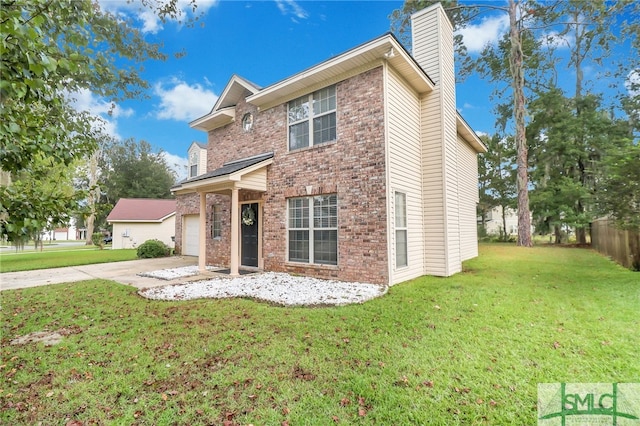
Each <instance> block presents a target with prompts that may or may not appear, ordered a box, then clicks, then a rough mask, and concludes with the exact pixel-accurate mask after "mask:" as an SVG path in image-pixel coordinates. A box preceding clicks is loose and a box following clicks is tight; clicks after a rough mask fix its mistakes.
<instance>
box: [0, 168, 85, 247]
mask: <svg viewBox="0 0 640 426" xmlns="http://www.w3.org/2000/svg"><path fill="white" fill-rule="evenodd" d="M32 172H33V173H32ZM82 196H83V194H82V193H81V192H77V191H76V190H75V189H74V187H73V175H72V173H70V169H69V168H66V167H61V166H60V165H58V164H57V163H56V160H55V159H53V158H51V157H42V156H41V155H37V156H36V157H34V159H33V160H32V164H31V167H30V169H29V172H27V171H23V172H20V173H15V174H14V175H13V182H12V183H11V184H10V185H7V186H0V210H1V211H2V212H4V214H6V215H7V216H8V217H7V218H5V219H4V220H3V221H0V234H1V235H3V236H5V237H6V238H7V239H8V240H9V241H12V242H13V243H14V244H15V246H16V248H17V247H24V245H25V243H26V242H27V241H29V240H34V241H36V242H37V241H39V240H40V234H41V232H42V231H43V230H45V229H47V228H53V227H56V226H60V225H67V224H68V223H69V218H70V217H71V215H72V214H73V213H74V212H73V211H70V210H69V208H68V206H70V205H77V203H78V201H79V200H80V199H82Z"/></svg>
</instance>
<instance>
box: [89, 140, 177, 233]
mask: <svg viewBox="0 0 640 426" xmlns="http://www.w3.org/2000/svg"><path fill="white" fill-rule="evenodd" d="M99 168H100V173H99V175H100V177H99V182H98V185H99V187H100V190H101V193H102V198H101V202H100V204H101V205H103V206H109V210H110V209H111V208H112V207H113V206H114V205H115V203H117V202H118V200H119V199H120V198H172V197H173V195H172V194H171V186H173V184H174V183H175V180H176V175H175V172H174V171H173V170H172V169H171V167H170V166H169V165H168V164H167V161H166V159H165V157H164V155H163V153H162V151H160V152H153V150H152V147H151V145H150V144H149V143H148V142H145V141H140V142H139V143H138V142H136V141H135V140H133V139H127V140H125V141H111V142H110V143H107V144H105V146H104V147H103V149H102V157H101V159H100V161H99ZM100 219H102V220H104V218H100ZM98 223H101V222H100V220H99V221H98Z"/></svg>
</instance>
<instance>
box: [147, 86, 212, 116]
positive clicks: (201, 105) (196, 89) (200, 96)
mask: <svg viewBox="0 0 640 426" xmlns="http://www.w3.org/2000/svg"><path fill="white" fill-rule="evenodd" d="M167 86H168V87H165V85H164V84H163V83H158V84H156V85H155V87H154V92H155V94H156V95H157V96H159V97H160V106H159V109H158V111H157V113H156V117H157V118H158V119H161V120H178V121H192V120H195V119H196V118H198V117H201V116H203V115H205V114H207V113H209V111H211V108H212V107H213V105H214V104H215V103H216V100H217V99H218V96H217V95H216V94H215V93H213V92H212V91H211V90H207V89H205V88H204V87H203V86H202V85H201V84H193V85H189V84H187V83H185V82H184V81H181V80H178V79H177V78H174V79H172V80H171V82H170V83H169V84H168V85H167Z"/></svg>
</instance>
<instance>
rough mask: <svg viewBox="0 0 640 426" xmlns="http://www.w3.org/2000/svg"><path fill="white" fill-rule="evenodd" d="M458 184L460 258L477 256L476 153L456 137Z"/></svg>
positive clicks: (477, 197)
mask: <svg viewBox="0 0 640 426" xmlns="http://www.w3.org/2000/svg"><path fill="white" fill-rule="evenodd" d="M458 184H459V194H460V201H459V203H460V257H461V260H467V259H471V258H473V257H476V256H477V255H478V227H477V224H476V204H477V203H478V200H479V194H478V159H477V156H476V152H475V151H474V150H473V148H471V146H469V144H467V143H466V142H465V141H464V140H463V139H462V138H461V137H460V136H458Z"/></svg>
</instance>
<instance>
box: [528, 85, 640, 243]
mask: <svg viewBox="0 0 640 426" xmlns="http://www.w3.org/2000/svg"><path fill="white" fill-rule="evenodd" d="M576 104H577V105H576ZM530 105H531V112H532V114H533V120H532V122H531V124H530V125H529V128H528V132H529V134H530V136H531V141H532V142H531V150H530V152H531V160H532V164H535V166H536V167H535V168H533V169H532V171H531V177H532V183H533V185H534V190H533V191H532V207H533V210H534V213H535V216H536V219H537V221H538V223H537V225H536V226H537V228H538V229H548V230H553V232H554V233H555V235H556V242H557V243H559V242H561V241H560V240H561V229H562V228H563V227H565V228H566V227H572V228H575V229H579V230H585V231H586V230H587V229H588V228H589V223H590V222H592V221H593V219H595V215H596V214H597V212H596V210H595V205H594V197H595V196H596V193H597V192H598V190H599V188H598V186H599V180H600V179H601V177H602V176H603V173H604V170H603V168H602V160H603V158H604V157H605V156H606V155H607V153H608V152H617V151H618V150H619V149H621V148H622V147H624V146H626V145H627V144H628V143H629V140H630V139H629V126H628V123H627V121H625V120H615V119H613V118H612V117H611V116H610V113H609V112H607V111H605V110H603V109H602V108H601V100H600V98H599V97H597V96H594V95H585V96H582V97H580V98H578V99H576V98H573V99H570V98H567V97H565V96H564V95H563V94H562V92H561V91H560V90H559V89H554V90H551V91H549V92H547V93H544V94H541V95H540V96H539V97H538V98H537V99H535V100H533V101H532V102H531V104H530ZM577 111H580V113H579V114H578V113H577ZM576 235H577V236H578V233H576ZM578 242H579V243H584V242H585V241H582V240H580V239H579V238H578Z"/></svg>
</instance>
